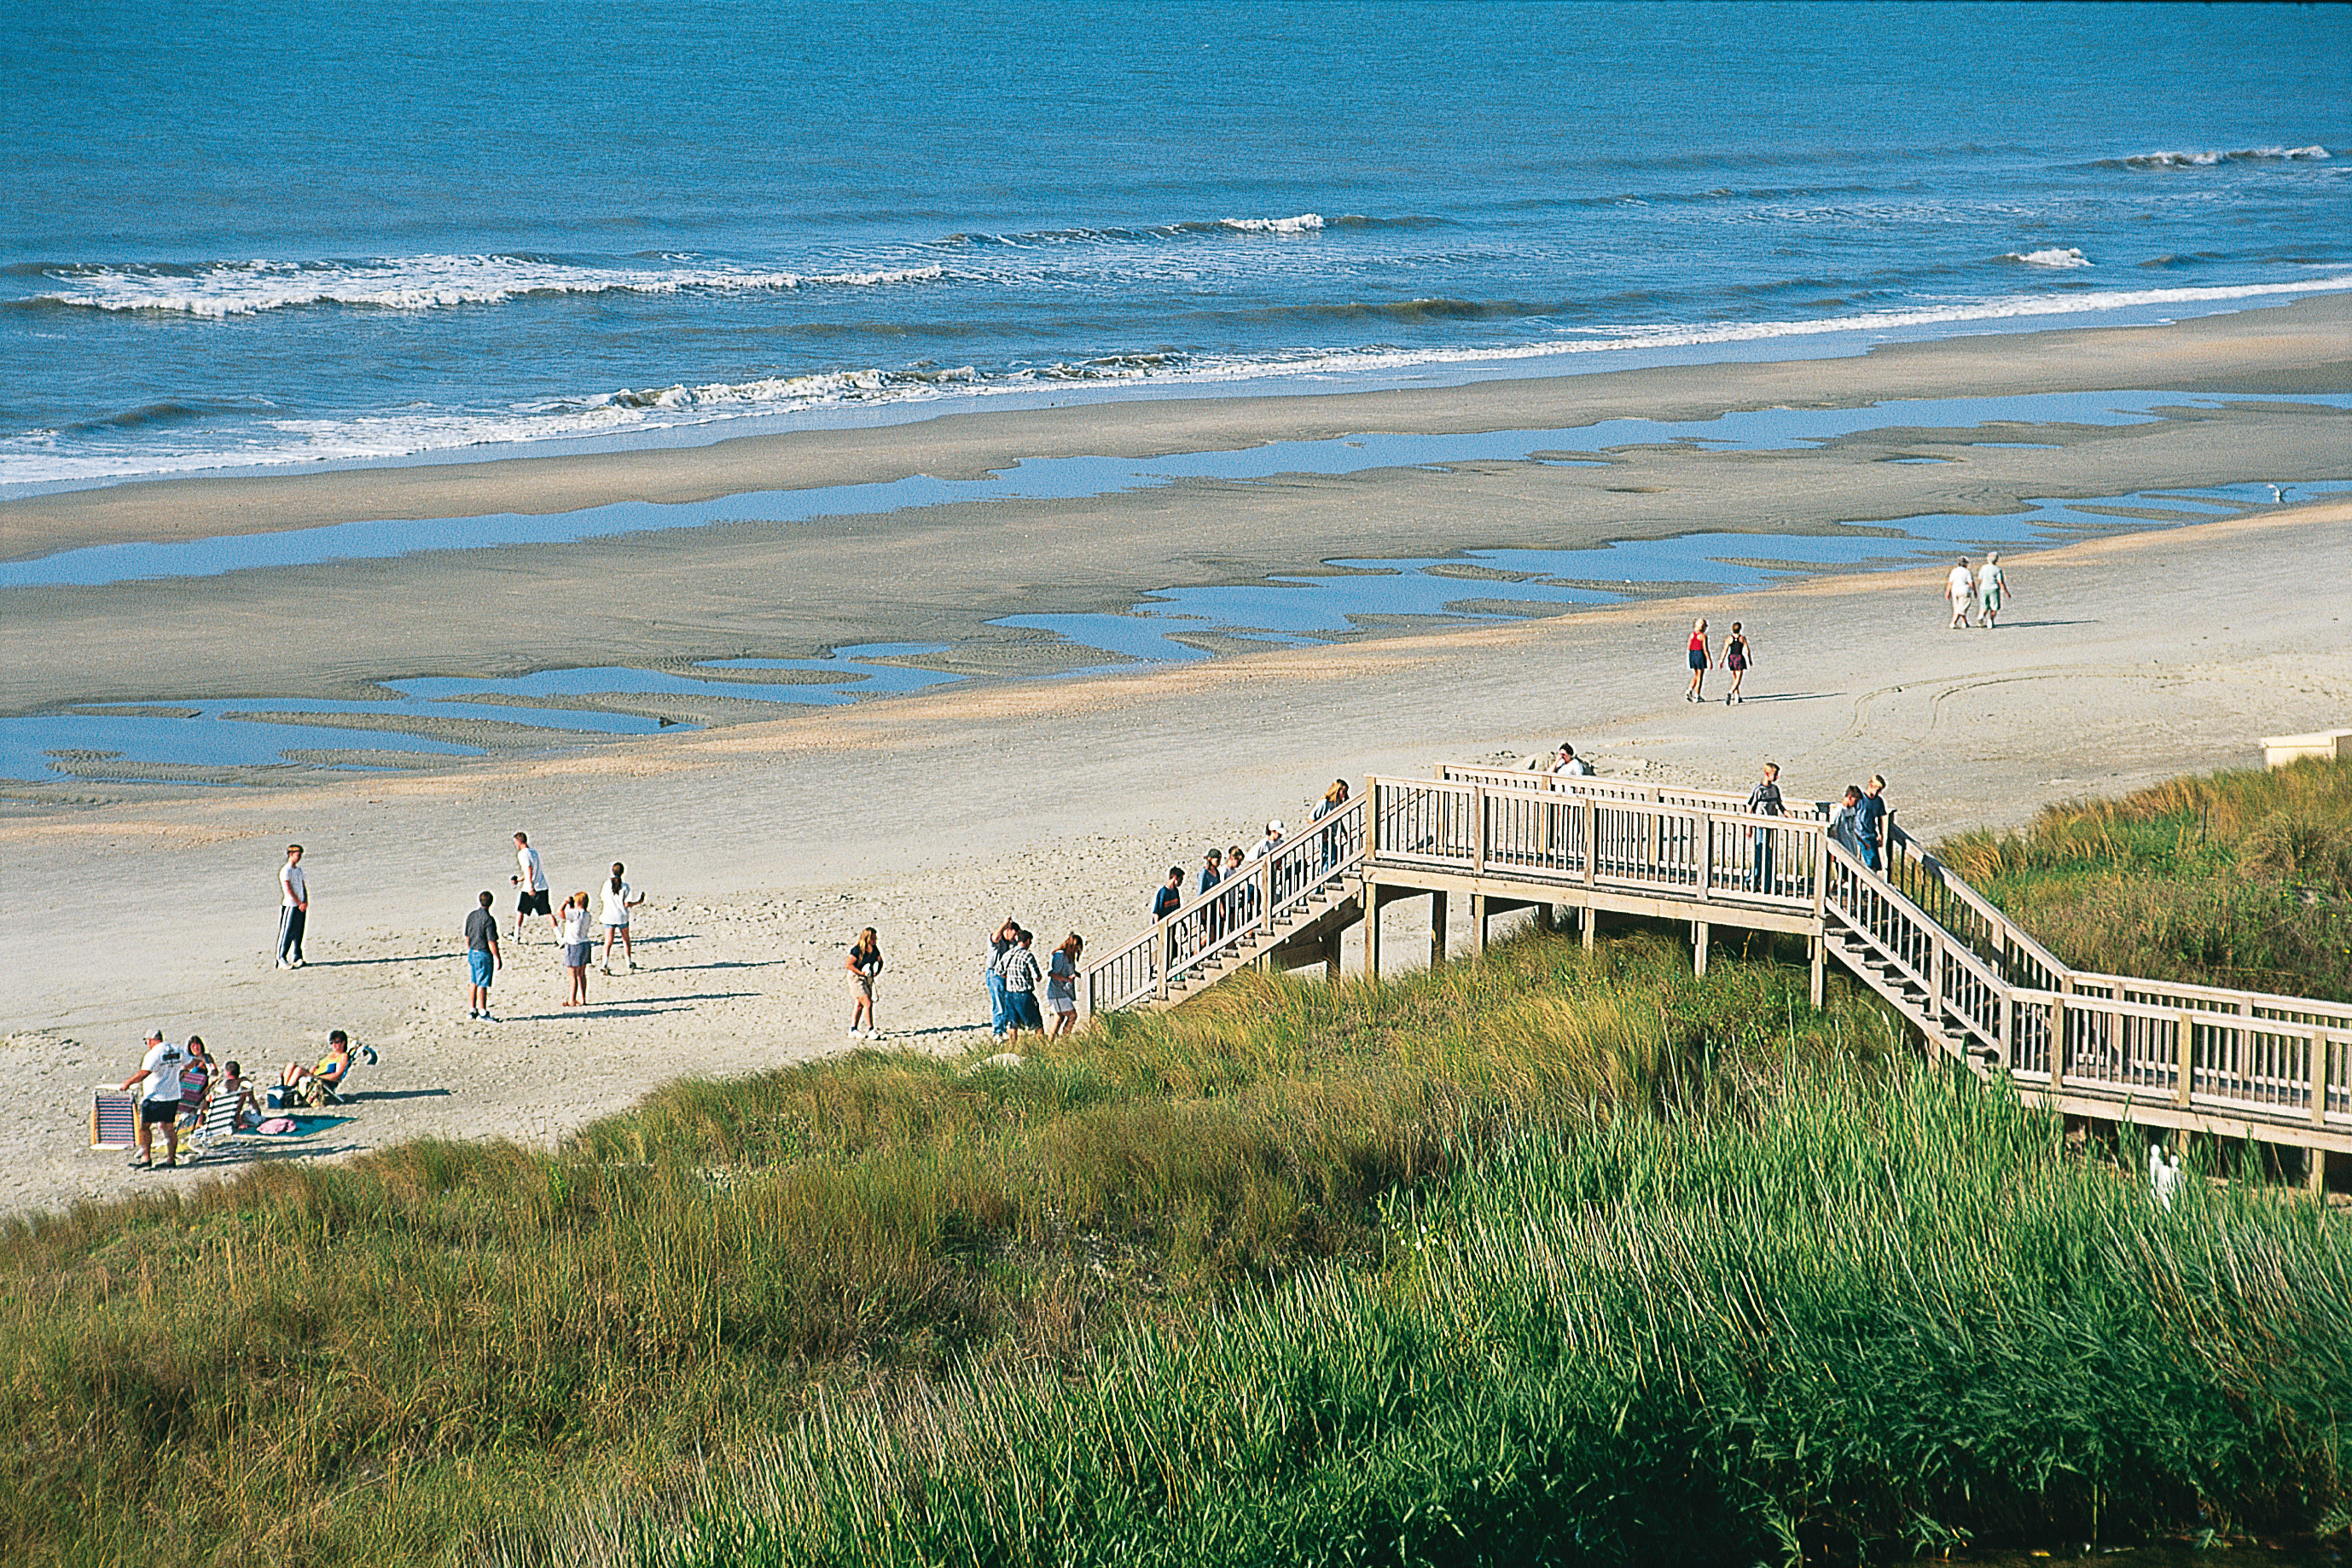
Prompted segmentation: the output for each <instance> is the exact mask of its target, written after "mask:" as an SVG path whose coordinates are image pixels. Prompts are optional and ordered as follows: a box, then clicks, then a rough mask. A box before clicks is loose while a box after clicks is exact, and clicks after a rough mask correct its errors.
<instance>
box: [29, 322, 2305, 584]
mask: <svg viewBox="0 0 2352 1568" xmlns="http://www.w3.org/2000/svg"><path fill="white" fill-rule="evenodd" d="M2347 355H2352V292H2344V293H2321V294H2313V295H2308V296H2304V297H2300V298H2296V299H2294V300H2291V301H2289V302H2287V303H2284V304H2246V305H2242V306H2240V307H2239V308H2238V309H2235V310H2230V311H2225V312H2220V313H2216V314H2211V315H2204V316H2197V317H2191V318H2188V319H2185V320H2182V321H2174V322H2169V323H2167V324H2164V325H2160V326H2154V327H2147V326H2090V327H2071V328H2062V329H2055V330H2048V331H2021V332H1998V333H1981V334H1972V335H1966V336H1956V337H1941V338H1933V339H1927V340H1924V341H1904V342H1881V343H1877V344H1874V345H1872V346H1870V347H1869V348H1868V349H1866V350H1864V352H1862V353H1857V354H1852V355H1844V356H1837V357H1830V358H1803V357H1799V358H1790V359H1778V360H1775V359H1757V360H1746V359H1742V360H1733V361H1724V362H1708V363H1696V364H1682V365H1664V366H1649V367H1641V368H1629V369H1616V370H1607V369H1602V370H1594V371H1591V372H1585V373H1581V374H1577V373H1570V374H1550V375H1528V376H1510V375H1498V376H1496V377H1494V378H1491V379H1471V380H1466V381H1464V382H1462V383H1461V384H1446V385H1438V386H1427V387H1410V388H1401V389H1387V390H1370V391H1358V390H1345V391H1328V392H1324V391H1310V390H1303V389H1302V390H1298V391H1294V392H1288V393H1282V394H1272V395H1269V394H1264V393H1256V394H1253V393H1249V392H1239V393H1227V394H1214V393H1212V394H1204V395H1197V396H1195V395H1185V396H1168V397H1149V396H1139V397H1129V398H1109V399H1106V400H1103V401H1099V402H1082V403H1073V404H1071V405H1066V406H1055V405H1048V406H1046V407H1043V408H1006V407H994V408H992V407H985V406H983V407H977V408H970V409H956V410H952V411H947V412H942V413H940V414H937V415H932V416H913V417H909V418H908V419H904V420H893V421H890V422H887V423H880V424H875V425H866V426H847V427H842V428H834V429H813V430H796V431H788V432H781V433H772V434H752V435H742V436H720V437H715V438H713V439H711V440H709V441H708V442H705V443H702V444H698V445H692V446H654V447H632V448H625V449H622V450H614V451H601V452H593V453H574V454H566V455H530V454H529V453H528V452H524V453H520V454H517V455H512V456H501V457H499V458H494V459H490V460H467V459H454V460H447V461H440V460H436V461H431V462H421V463H409V462H407V461H406V460H404V459H392V460H387V462H386V463H385V464H383V465H382V466H363V467H354V468H344V467H338V468H332V469H328V470H324V471H281V472H273V473H267V474H259V475H247V476H241V477H239V476H229V475H220V474H193V475H171V476H163V477H159V478H154V479H127V480H123V481H121V482H115V483H109V484H103V485H100V486H96V487H94V488H89V489H70V490H61V491H54V492H49V493H47V494H37V495H31V496H24V497H17V498H14V499H9V500H0V561H9V562H15V561H25V560H33V559H38V558H40V557H42V556H44V555H47V554H52V553H56V552H59V551H64V550H71V549H79V548H86V547H89V546H92V545H111V544H136V543H162V542H185V541H189V540H194V539H210V538H220V537H226V536H232V535H242V534H253V533H268V532H281V531H291V530H298V529H305V528H312V527H320V526H325V525H330V524H335V523H348V522H366V521H418V520H425V519H439V518H452V517H471V516H481V515H486V514H489V513H495V512H506V511H514V512H522V513H526V514H530V515H543V514H546V513H550V512H558V511H570V510H582V509H583V508H588V507H593V506H597V505H601V504H606V503H609V502H611V501H614V500H643V501H651V502H656V503H660V504H684V503H693V502H700V501H709V500H720V499H723V498H725V497H727V496H730V495H739V494H744V493H748V492H751V491H757V490H775V489H786V490H789V489H810V488H828V487H835V486H840V485H845V484H858V483H880V482H887V481H889V480H892V479H904V478H907V477H908V476H910V475H915V474H923V475H929V476H930V477H933V478H939V479H982V478H984V477H985V476H986V475H988V474H989V473H991V472H992V471H998V470H1002V469H1003V468H1009V467H1011V466H1012V465H1013V464H1014V463H1016V462H1019V461H1021V460H1023V459H1024V458H1027V459H1036V458H1071V457H1108V458H1133V459H1149V458H1160V457H1168V456H1171V455H1176V454H1180V453H1190V452H1207V451H1236V450H1244V449H1247V448H1249V447H1256V446H1262V445H1265V444H1267V443H1270V442H1274V441H1282V440H1318V439H1332V438H1337V437H1345V436H1349V435H1356V434H1360V433H1364V432H1368V431H1378V432H1381V433H1383V434H1409V435H1410V434H1432V435H1434V434H1452V435H1462V434H1474V433H1479V432H1485V431H1493V430H1503V429H1556V428H1567V427H1572V426H1579V425H1583V424H1591V423H1595V422H1598V421H1599V420H1601V419H1603V418H1607V417H1611V416H1612V415H1613V414H1616V413H1618V412H1621V411H1623V410H1627V409H1633V408H1639V409H1641V410H1643V412H1644V413H1646V414H1648V415H1649V416H1652V417H1656V418H1661V419H1687V418H1698V417H1706V416H1710V415H1712V414H1716V413H1721V412H1725V411H1729V410H1745V409H1750V408H1765V407H1775V406H1790V407H1805V408H1824V407H1842V406H1857V405H1867V404H1871V403H1876V402H1888V401H1901V400H1906V399H1912V398H1917V397H1923V396H1932V395H1948V388H1949V387H1950V386H1952V385H1954V384H1967V385H1969V387H1971V388H1972V389H1973V390H1974V391H1975V392H1976V393H1977V394H1978V395H1991V396H2000V395H2011V394H2019V393H2030V392H2057V391H2086V392H2087V391H2108V390H2122V389H2126V388H2138V389H2147V390H2163V391H2180V392H2241V393H2250V392H2281V393H2284V392H2295V391H2303V390H2326V391H2340V390H2344V388H2345V385H2346V383H2345V381H2344V379H2343V377H2342V375H2341V374H2334V375H2323V376H2322V377H2321V379H2319V380H2314V379H2313V373H2315V372H2323V373H2324V372H2326V370H2327V368H2328V367H2330V366H2337V365H2341V364H2342V363H2344V362H2345V361H2346V359H2347ZM2004 361H2015V362H2019V363H2020V364H2021V365H2022V366H2030V367H2031V368H2026V369H2020V368H2013V367H2011V366H2010V365H2007V364H2004V363H2002V362H2004ZM2167 366H2170V367H2174V368H2171V369H2168V370H2165V369H2163V367H2167ZM2126 367H2128V368H2126ZM2150 369H2159V370H2160V371H2161V372H2162V373H2161V374H2157V375H2156V376H2155V377H2154V378H2152V379H2151V378H2150V377H2149V376H2148V374H2147V372H2148V371H2149V370H2150Z"/></svg>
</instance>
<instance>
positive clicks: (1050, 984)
mask: <svg viewBox="0 0 2352 1568" xmlns="http://www.w3.org/2000/svg"><path fill="white" fill-rule="evenodd" d="M1086 951H1087V939H1086V938H1084V937H1082V936H1080V935H1079V934H1078V933H1077V932H1076V931H1072V932H1071V933H1070V934H1069V935H1067V936H1066V937H1064V938H1063V939H1062V945H1061V946H1059V947H1057V948H1055V950H1054V956H1053V960H1052V962H1051V963H1049V964H1048V965H1047V967H1046V970H1045V1005H1046V1006H1047V1007H1049V1008H1051V1009H1052V1010H1053V1014H1054V1037H1055V1038H1056V1039H1058V1038H1060V1037H1062V1036H1064V1035H1068V1034H1075V1033H1076V1031H1077V1027H1078V960H1079V959H1080V958H1082V957H1084V956H1085V955H1086Z"/></svg>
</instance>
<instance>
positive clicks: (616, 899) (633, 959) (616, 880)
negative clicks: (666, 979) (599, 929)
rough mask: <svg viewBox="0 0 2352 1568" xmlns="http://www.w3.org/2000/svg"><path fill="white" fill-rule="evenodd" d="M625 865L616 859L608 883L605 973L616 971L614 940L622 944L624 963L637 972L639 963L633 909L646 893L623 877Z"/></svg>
mask: <svg viewBox="0 0 2352 1568" xmlns="http://www.w3.org/2000/svg"><path fill="white" fill-rule="evenodd" d="M622 869H623V868H622V865H621V863H620V862H619V861H618V860H615V861H614V862H613V875H612V879H611V880H609V881H607V882H606V883H605V884H604V973H607V974H610V973H613V943H614V942H615V941H617V942H620V944H621V967H622V968H623V969H625V970H628V971H631V972H635V969H636V967H637V953H636V949H635V948H634V947H632V946H630V945H629V911H630V910H634V909H635V908H636V907H637V906H638V905H639V904H642V903H644V902H645V901H646V896H645V895H644V894H643V893H640V892H638V891H637V890H636V889H634V888H632V887H630V886H629V884H628V883H626V882H625V881H623V880H622V879H621V871H622Z"/></svg>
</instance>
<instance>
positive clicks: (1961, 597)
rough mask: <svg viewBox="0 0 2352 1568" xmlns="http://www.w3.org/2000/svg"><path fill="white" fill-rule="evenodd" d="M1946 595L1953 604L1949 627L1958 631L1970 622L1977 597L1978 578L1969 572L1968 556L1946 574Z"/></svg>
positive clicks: (1963, 557) (1962, 558)
mask: <svg viewBox="0 0 2352 1568" xmlns="http://www.w3.org/2000/svg"><path fill="white" fill-rule="evenodd" d="M1944 597H1945V598H1947V599H1948V600H1950V601H1951V605H1952V624H1951V626H1949V627H1948V628H1947V629H1948V630H1950V631H1958V630H1960V629H1961V628H1963V627H1965V626H1967V625H1968V624H1969V609H1970V608H1971V607H1972V606H1973V605H1975V604H1976V599H1977V580H1976V578H1975V577H1974V576H1972V575H1970V574H1969V558H1968V557H1967V556H1965V555H1963V556H1961V557H1960V563H1959V564H1958V565H1957V566H1955V567H1953V568H1952V569H1951V571H1950V572H1949V573H1948V574H1946V576H1945V578H1944Z"/></svg>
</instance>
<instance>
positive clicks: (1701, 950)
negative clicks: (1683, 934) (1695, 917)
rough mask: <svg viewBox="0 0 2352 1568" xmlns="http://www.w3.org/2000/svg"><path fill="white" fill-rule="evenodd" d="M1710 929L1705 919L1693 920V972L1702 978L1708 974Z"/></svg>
mask: <svg viewBox="0 0 2352 1568" xmlns="http://www.w3.org/2000/svg"><path fill="white" fill-rule="evenodd" d="M1708 929H1709V928H1708V926H1707V923H1706V921H1691V973H1693V974H1696V975H1698V976H1700V977H1702V978H1704V977H1705V976H1706V939H1707V933H1708Z"/></svg>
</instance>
